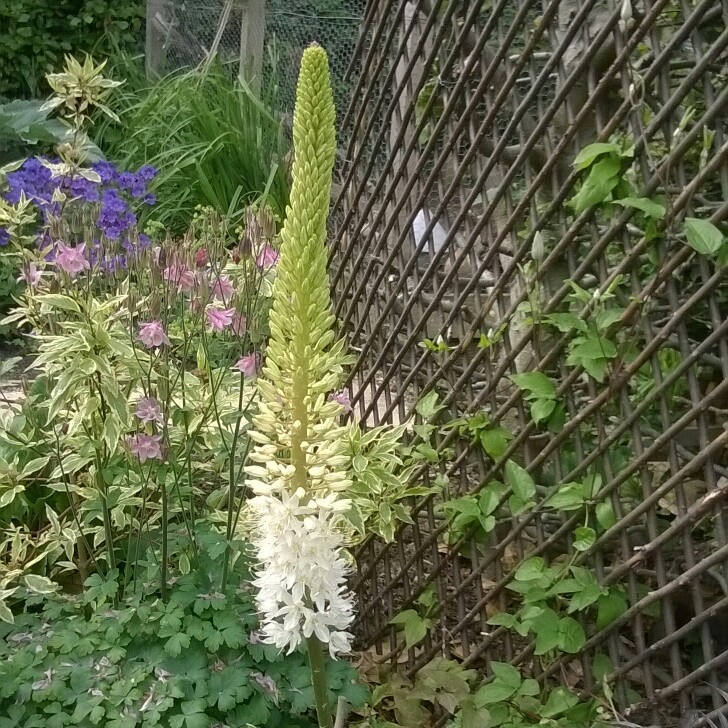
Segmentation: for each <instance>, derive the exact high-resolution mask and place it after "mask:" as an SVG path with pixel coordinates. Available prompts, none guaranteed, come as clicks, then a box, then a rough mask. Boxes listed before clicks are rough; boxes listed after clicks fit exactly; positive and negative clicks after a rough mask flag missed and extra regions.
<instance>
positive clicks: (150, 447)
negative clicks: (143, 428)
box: [126, 433, 162, 463]
mask: <svg viewBox="0 0 728 728" xmlns="http://www.w3.org/2000/svg"><path fill="white" fill-rule="evenodd" d="M161 439H162V436H161V435H144V434H142V433H139V434H137V435H131V436H130V437H127V439H126V442H127V445H128V446H129V452H131V454H132V455H136V456H137V457H138V458H139V462H140V463H143V462H146V461H147V460H161V459H162V447H161V445H160V440H161Z"/></svg>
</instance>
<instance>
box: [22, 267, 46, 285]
mask: <svg viewBox="0 0 728 728" xmlns="http://www.w3.org/2000/svg"><path fill="white" fill-rule="evenodd" d="M42 276H43V273H41V271H39V270H38V266H37V265H36V264H35V263H29V264H28V265H27V266H25V267H24V268H23V272H22V273H21V274H20V276H18V283H20V281H25V283H27V284H28V285H29V286H37V285H38V284H39V283H40V279H41V277H42Z"/></svg>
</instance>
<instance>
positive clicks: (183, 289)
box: [164, 263, 195, 293]
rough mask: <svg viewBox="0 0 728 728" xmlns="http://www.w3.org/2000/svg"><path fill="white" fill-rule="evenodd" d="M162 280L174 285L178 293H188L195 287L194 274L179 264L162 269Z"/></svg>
mask: <svg viewBox="0 0 728 728" xmlns="http://www.w3.org/2000/svg"><path fill="white" fill-rule="evenodd" d="M164 280H165V281H170V282H172V283H174V285H175V286H177V290H178V291H179V292H180V293H189V292H190V291H191V290H192V289H193V288H194V287H195V274H194V272H193V271H191V270H190V269H189V268H188V267H187V266H186V265H181V264H179V263H173V264H172V265H170V266H167V267H166V268H165V269H164Z"/></svg>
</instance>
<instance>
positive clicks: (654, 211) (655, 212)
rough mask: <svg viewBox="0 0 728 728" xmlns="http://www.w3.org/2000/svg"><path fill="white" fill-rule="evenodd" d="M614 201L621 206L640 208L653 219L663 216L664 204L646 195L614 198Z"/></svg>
mask: <svg viewBox="0 0 728 728" xmlns="http://www.w3.org/2000/svg"><path fill="white" fill-rule="evenodd" d="M614 203H615V204H616V205H622V207H633V208H635V209H636V210H642V212H644V213H645V214H646V215H648V216H649V217H651V218H652V219H653V220H662V218H663V217H665V212H666V209H665V206H664V205H661V204H660V203H658V202H654V201H653V200H649V199H647V198H646V197H625V198H623V199H621V200H615V201H614Z"/></svg>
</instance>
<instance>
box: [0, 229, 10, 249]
mask: <svg viewBox="0 0 728 728" xmlns="http://www.w3.org/2000/svg"><path fill="white" fill-rule="evenodd" d="M9 242H10V233H9V232H8V231H7V230H6V229H5V228H0V248H2V247H4V246H6V245H7V244H8V243H9Z"/></svg>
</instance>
